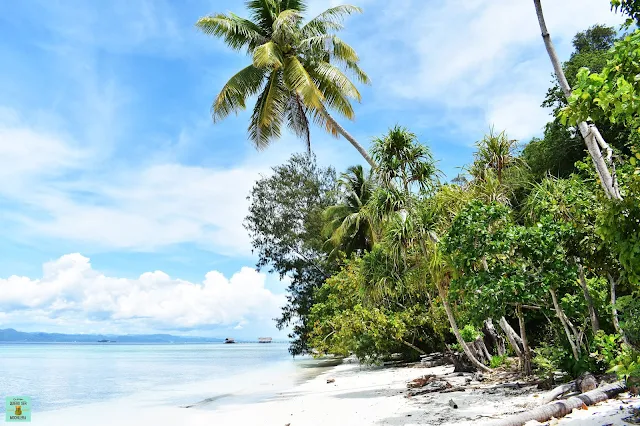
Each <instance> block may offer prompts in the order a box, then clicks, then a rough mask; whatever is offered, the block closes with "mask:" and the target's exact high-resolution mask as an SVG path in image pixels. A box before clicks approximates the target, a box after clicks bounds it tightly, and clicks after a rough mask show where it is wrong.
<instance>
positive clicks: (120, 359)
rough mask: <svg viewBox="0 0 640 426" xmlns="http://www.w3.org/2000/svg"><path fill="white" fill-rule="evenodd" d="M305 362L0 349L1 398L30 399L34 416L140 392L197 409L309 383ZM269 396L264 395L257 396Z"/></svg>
mask: <svg viewBox="0 0 640 426" xmlns="http://www.w3.org/2000/svg"><path fill="white" fill-rule="evenodd" d="M305 362H307V361H305V360H300V359H298V360H296V361H294V360H293V359H292V358H291V356H290V355H289V354H288V352H287V345H286V344H279V343H272V344H257V343H256V344H235V345H224V344H217V343H212V344H193V345H191V344H189V345H187V344H183V345H120V344H95V345H93V344H0V398H2V399H4V397H6V396H10V395H26V396H30V397H31V401H32V405H33V411H34V412H37V411H48V410H55V409H59V408H65V407H70V406H75V405H82V404H89V403H93V402H101V401H105V400H109V399H116V398H122V397H126V396H129V395H133V394H137V393H141V392H157V393H161V392H164V393H165V394H166V395H167V396H166V398H165V399H166V403H167V404H175V405H181V404H185V405H186V404H198V403H200V402H201V401H203V400H205V401H206V400H207V399H210V400H211V401H214V400H216V399H218V398H219V397H221V396H224V397H228V396H230V395H234V394H237V393H238V392H240V391H243V392H245V393H246V391H245V390H246V389H251V388H252V387H254V386H255V385H258V384H262V385H263V388H264V386H266V385H268V386H270V387H269V388H268V391H269V392H274V391H275V390H277V389H279V388H282V387H285V386H288V385H290V384H292V383H294V382H295V381H296V380H298V381H299V380H300V379H301V378H304V374H305V372H304V371H303V370H304V369H301V367H302V366H305V365H307V364H305ZM306 374H308V371H307V372H306ZM258 382H260V383H258ZM246 396H247V395H245V397H246ZM264 396H266V394H265V393H264V389H263V393H262V394H261V395H253V397H254V398H257V397H264ZM201 405H202V406H203V408H207V407H205V405H207V404H200V405H198V406H201ZM0 407H2V408H0V410H4V405H3V404H2V405H0Z"/></svg>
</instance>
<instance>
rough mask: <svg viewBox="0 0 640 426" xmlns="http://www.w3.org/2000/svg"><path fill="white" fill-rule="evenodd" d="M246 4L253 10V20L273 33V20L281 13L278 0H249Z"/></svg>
mask: <svg viewBox="0 0 640 426" xmlns="http://www.w3.org/2000/svg"><path fill="white" fill-rule="evenodd" d="M246 5H247V9H249V11H250V12H251V20H252V21H254V22H255V23H256V24H257V25H258V26H259V27H260V28H262V29H263V30H266V31H268V32H269V33H271V29H272V27H273V21H274V20H275V18H276V16H278V13H279V11H278V2H277V0H249V1H247V3H246Z"/></svg>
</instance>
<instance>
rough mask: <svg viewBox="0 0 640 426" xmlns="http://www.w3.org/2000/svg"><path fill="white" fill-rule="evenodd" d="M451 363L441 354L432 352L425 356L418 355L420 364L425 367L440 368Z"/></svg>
mask: <svg viewBox="0 0 640 426" xmlns="http://www.w3.org/2000/svg"><path fill="white" fill-rule="evenodd" d="M450 362H451V361H450V360H449V358H447V357H446V356H445V355H444V354H443V353H442V352H434V353H431V354H427V355H420V363H421V364H422V365H423V366H425V367H428V368H430V367H440V366H441V365H447V364H449V363H450Z"/></svg>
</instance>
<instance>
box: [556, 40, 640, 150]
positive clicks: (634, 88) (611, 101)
mask: <svg viewBox="0 0 640 426" xmlns="http://www.w3.org/2000/svg"><path fill="white" fill-rule="evenodd" d="M639 111H640V30H637V31H635V32H634V33H632V34H631V35H628V36H626V37H625V38H624V39H622V40H620V41H618V42H616V43H615V45H614V48H613V50H612V52H611V56H610V59H609V61H608V62H607V65H606V66H605V67H604V68H603V70H602V71H601V72H599V73H592V72H591V71H590V70H589V69H588V68H582V69H580V71H579V72H578V76H577V83H576V86H575V87H574V91H573V94H572V96H571V98H570V99H569V107H567V108H564V109H563V110H562V111H561V112H560V118H561V120H562V121H563V122H568V123H569V124H571V125H575V124H576V123H578V122H580V121H585V120H587V119H593V120H596V121H597V122H603V121H607V122H611V123H614V124H615V123H622V124H624V125H625V126H627V127H629V128H631V129H633V132H634V133H633V137H632V139H634V140H636V141H637V140H638V131H640V115H639V114H640V113H639Z"/></svg>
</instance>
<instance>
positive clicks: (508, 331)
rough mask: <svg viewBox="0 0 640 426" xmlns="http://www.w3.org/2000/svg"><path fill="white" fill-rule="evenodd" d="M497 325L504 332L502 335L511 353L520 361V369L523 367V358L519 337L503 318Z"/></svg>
mask: <svg viewBox="0 0 640 426" xmlns="http://www.w3.org/2000/svg"><path fill="white" fill-rule="evenodd" d="M498 324H500V328H502V331H504V334H505V335H506V336H507V340H508V341H509V345H511V347H512V348H513V351H514V352H515V353H516V355H517V356H518V358H519V359H520V367H522V366H523V365H524V358H523V354H522V348H521V347H520V340H521V339H520V336H518V334H517V333H516V331H515V330H514V329H513V327H511V324H509V323H508V322H507V319H506V318H505V317H502V318H500V321H499V323H498Z"/></svg>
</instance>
